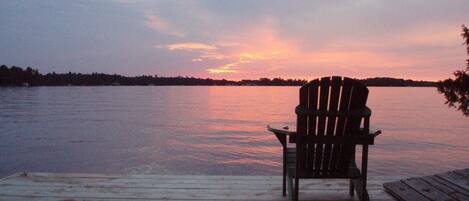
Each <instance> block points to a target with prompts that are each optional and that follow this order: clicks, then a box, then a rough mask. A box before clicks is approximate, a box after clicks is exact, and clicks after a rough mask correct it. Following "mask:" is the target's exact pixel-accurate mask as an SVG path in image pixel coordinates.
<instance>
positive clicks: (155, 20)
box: [145, 13, 186, 37]
mask: <svg viewBox="0 0 469 201" xmlns="http://www.w3.org/2000/svg"><path fill="white" fill-rule="evenodd" d="M145 17H146V21H145V24H146V25H147V26H148V27H150V28H151V29H153V30H155V31H156V32H158V33H162V34H166V35H171V36H176V37H184V36H185V35H186V34H184V33H183V32H181V31H179V30H177V29H176V28H174V27H173V26H172V25H171V24H169V23H168V22H166V21H165V20H163V19H161V18H160V17H158V16H157V15H154V14H149V13H147V14H145Z"/></svg>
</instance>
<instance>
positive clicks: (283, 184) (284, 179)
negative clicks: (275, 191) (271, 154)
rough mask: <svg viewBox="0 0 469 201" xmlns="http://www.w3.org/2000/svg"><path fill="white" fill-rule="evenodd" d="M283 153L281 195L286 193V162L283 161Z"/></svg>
mask: <svg viewBox="0 0 469 201" xmlns="http://www.w3.org/2000/svg"><path fill="white" fill-rule="evenodd" d="M285 157H286V156H285V153H284V154H283V181H282V195H283V196H284V197H285V195H286V188H285V186H286V182H287V164H286V163H287V162H286V161H285V160H286V159H285Z"/></svg>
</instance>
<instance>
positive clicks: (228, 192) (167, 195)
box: [0, 173, 393, 201]
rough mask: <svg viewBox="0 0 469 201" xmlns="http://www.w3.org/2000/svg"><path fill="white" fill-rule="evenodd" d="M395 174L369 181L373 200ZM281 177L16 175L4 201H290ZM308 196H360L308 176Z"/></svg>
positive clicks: (343, 184) (3, 186)
mask: <svg viewBox="0 0 469 201" xmlns="http://www.w3.org/2000/svg"><path fill="white" fill-rule="evenodd" d="M392 179H393V178H392V177H378V179H377V180H373V179H371V180H369V184H368V186H369V187H368V188H369V190H370V196H371V197H372V200H381V201H391V200H393V198H392V197H391V196H389V195H388V194H387V193H385V192H384V191H383V189H382V184H383V183H384V182H388V181H391V180H392ZM281 181H282V179H281V177H280V176H206V175H122V176H120V175H100V174H53V173H28V175H27V176H22V175H21V174H15V175H12V176H10V177H7V178H4V179H1V180H0V200H2V201H13V200H14V201H22V200H31V201H38V200H41V201H42V200H91V201H95V200H110V201H114V200H224V201H227V200H286V198H285V197H283V196H282V190H281V187H282V186H281V185H282V183H281ZM300 188H301V189H302V191H301V192H300V196H301V198H302V200H329V201H332V200H336V201H337V200H343V201H345V200H356V198H354V197H350V196H349V195H348V181H346V180H323V179H318V180H305V181H304V182H301V183H300Z"/></svg>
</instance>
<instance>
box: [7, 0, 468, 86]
mask: <svg viewBox="0 0 469 201" xmlns="http://www.w3.org/2000/svg"><path fill="white" fill-rule="evenodd" d="M462 24H466V25H468V24H469V1H468V0H412V1H410V0H342V1H336V0H328V1H313V0H308V1H306V0H305V1H295V0H289V1H276V0H265V1H263V0H249V1H247V0H246V1H244V0H236V1H231V0H211V1H190V0H173V1H156V0H108V1H104V0H96V1H92V0H87V1H84V0H56V1H52V0H40V1H39V0H38V1H35V0H0V26H1V29H0V50H1V51H0V64H5V65H8V66H12V65H16V66H21V67H26V66H31V67H33V68H37V69H39V71H40V72H42V73H48V72H57V73H65V72H80V73H91V72H103V73H117V74H123V75H129V76H135V75H142V74H145V75H159V76H195V77H202V78H207V77H209V78H215V79H221V78H225V79H231V80H240V79H258V78H260V77H268V78H274V77H283V78H301V79H313V78H316V77H322V76H330V75H340V76H348V77H354V78H365V77H397V78H408V79H417V80H435V81H436V80H441V79H446V78H448V77H450V76H451V75H452V72H453V71H455V70H458V69H463V68H464V64H465V59H466V58H467V55H466V54H465V49H464V46H463V44H462V42H463V40H462V37H461V36H460V34H461V25H462Z"/></svg>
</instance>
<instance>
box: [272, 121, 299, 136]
mask: <svg viewBox="0 0 469 201" xmlns="http://www.w3.org/2000/svg"><path fill="white" fill-rule="evenodd" d="M289 129H290V128H289V127H288V126H285V127H281V128H280V127H278V126H277V125H275V126H273V125H271V124H269V125H267V130H268V131H270V132H272V133H275V134H276V135H295V134H296V131H290V130H289Z"/></svg>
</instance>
